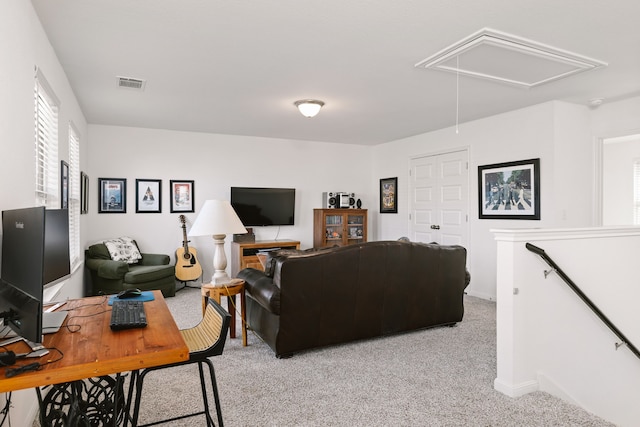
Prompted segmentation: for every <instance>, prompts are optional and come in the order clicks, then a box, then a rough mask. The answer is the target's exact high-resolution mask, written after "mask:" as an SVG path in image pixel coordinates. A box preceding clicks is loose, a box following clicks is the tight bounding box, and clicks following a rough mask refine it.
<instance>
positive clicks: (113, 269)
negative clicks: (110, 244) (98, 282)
mask: <svg viewBox="0 0 640 427" xmlns="http://www.w3.org/2000/svg"><path fill="white" fill-rule="evenodd" d="M84 263H85V265H86V266H87V268H88V269H89V270H94V271H95V272H96V273H97V274H98V276H99V277H102V278H104V279H122V278H123V277H124V275H125V274H127V273H128V272H129V265H128V264H127V263H126V262H124V261H112V260H109V259H95V258H87V259H85V261H84Z"/></svg>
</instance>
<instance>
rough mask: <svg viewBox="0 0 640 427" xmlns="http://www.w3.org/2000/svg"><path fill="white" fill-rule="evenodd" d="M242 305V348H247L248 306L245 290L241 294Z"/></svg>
mask: <svg viewBox="0 0 640 427" xmlns="http://www.w3.org/2000/svg"><path fill="white" fill-rule="evenodd" d="M240 304H242V307H241V308H240V321H241V322H242V346H243V347H246V346H247V310H246V307H247V306H246V304H245V297H244V289H243V291H242V292H241V293H240Z"/></svg>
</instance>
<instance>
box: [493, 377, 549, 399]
mask: <svg viewBox="0 0 640 427" xmlns="http://www.w3.org/2000/svg"><path fill="white" fill-rule="evenodd" d="M493 388H494V389H496V390H497V391H499V392H500V393H502V394H506V395H507V396H509V397H520V396H524V395H525V394H529V393H533V392H534V391H538V390H539V389H540V387H539V384H538V381H534V380H532V381H525V382H523V383H520V384H516V385H512V384H507V383H505V382H504V381H501V380H500V379H499V378H496V379H495V380H494V381H493Z"/></svg>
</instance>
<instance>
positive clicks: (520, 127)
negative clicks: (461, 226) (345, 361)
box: [373, 102, 592, 299]
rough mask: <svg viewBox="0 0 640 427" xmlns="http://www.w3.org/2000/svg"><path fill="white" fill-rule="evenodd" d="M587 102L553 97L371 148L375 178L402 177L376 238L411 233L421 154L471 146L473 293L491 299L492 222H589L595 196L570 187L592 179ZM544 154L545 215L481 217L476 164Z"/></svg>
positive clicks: (502, 224) (493, 292) (533, 224)
mask: <svg viewBox="0 0 640 427" xmlns="http://www.w3.org/2000/svg"><path fill="white" fill-rule="evenodd" d="M588 119H589V112H588V110H587V109H586V107H582V106H579V105H573V104H567V103H563V102H549V103H545V104H540V105H536V106H533V107H529V108H525V109H521V110H517V111H511V112H508V113H505V114H500V115H497V116H493V117H489V118H486V119H482V120H477V121H474V122H469V123H464V124H462V125H460V127H459V133H457V134H456V132H455V129H454V128H447V129H442V130H438V131H435V132H430V133H425V134H421V135H416V136H413V137H410V138H405V139H402V140H398V141H394V142H390V143H388V144H382V145H379V146H376V147H374V149H373V151H374V156H373V175H374V177H375V178H384V177H387V176H395V175H397V176H398V187H399V191H398V194H399V198H398V205H399V209H398V215H384V216H381V217H380V218H379V219H378V221H379V222H378V224H377V232H378V238H379V239H381V240H382V239H396V238H397V237H399V236H402V235H407V234H408V226H409V223H408V200H407V191H408V179H407V178H408V164H409V158H410V157H414V156H417V155H424V154H431V153H438V152H442V151H445V150H452V149H455V148H461V147H469V157H470V164H469V177H470V183H469V184H470V187H469V192H470V200H469V208H470V211H469V212H470V215H469V230H470V239H469V247H468V248H467V249H468V267H469V271H470V273H471V284H470V285H469V288H467V291H468V292H469V293H470V294H472V295H477V296H480V297H483V298H489V299H494V298H495V295H496V286H495V284H496V250H495V242H494V240H493V237H492V235H491V233H490V232H489V230H490V229H491V228H495V227H507V226H508V227H517V228H532V227H556V226H564V227H566V226H586V225H590V224H591V221H592V218H591V210H592V208H591V204H592V198H591V194H590V192H589V191H588V189H587V191H573V190H572V189H573V184H572V183H571V182H572V181H573V176H574V175H575V176H579V177H584V179H585V180H587V182H589V183H591V176H592V172H591V169H592V168H591V165H592V160H591V157H592V153H591V145H590V141H591V140H590V137H589V132H588V129H589V122H588ZM531 158H540V175H541V184H540V187H541V200H540V205H541V220H540V221H531V220H524V221H523V220H517V221H516V220H486V219H483V220H480V219H478V190H477V188H478V178H477V170H478V166H481V165H486V164H493V163H501V162H508V161H515V160H525V159H531Z"/></svg>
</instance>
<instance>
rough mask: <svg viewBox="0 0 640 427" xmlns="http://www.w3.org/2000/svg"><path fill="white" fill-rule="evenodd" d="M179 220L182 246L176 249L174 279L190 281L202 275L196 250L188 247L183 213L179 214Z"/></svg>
mask: <svg viewBox="0 0 640 427" xmlns="http://www.w3.org/2000/svg"><path fill="white" fill-rule="evenodd" d="M180 222H181V223H182V247H181V248H178V249H177V250H176V279H178V280H180V281H181V282H190V281H192V280H197V279H199V278H200V276H202V266H201V265H200V263H199V262H198V258H196V253H197V252H196V250H195V249H194V248H192V247H189V241H188V240H187V226H186V224H185V217H184V215H180Z"/></svg>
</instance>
